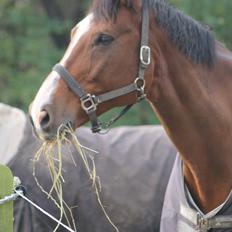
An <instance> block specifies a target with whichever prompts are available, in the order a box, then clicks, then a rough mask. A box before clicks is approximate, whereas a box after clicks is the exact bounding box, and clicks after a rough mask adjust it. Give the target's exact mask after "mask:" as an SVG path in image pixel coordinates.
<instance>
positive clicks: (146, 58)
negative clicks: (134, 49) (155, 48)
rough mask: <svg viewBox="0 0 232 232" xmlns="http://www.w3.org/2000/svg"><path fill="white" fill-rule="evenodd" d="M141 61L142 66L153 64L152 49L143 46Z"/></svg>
mask: <svg viewBox="0 0 232 232" xmlns="http://www.w3.org/2000/svg"><path fill="white" fill-rule="evenodd" d="M140 61H141V64H142V65H143V66H145V67H147V66H148V65H149V64H150V63H151V48H150V47H149V46H146V45H143V46H141V48H140Z"/></svg>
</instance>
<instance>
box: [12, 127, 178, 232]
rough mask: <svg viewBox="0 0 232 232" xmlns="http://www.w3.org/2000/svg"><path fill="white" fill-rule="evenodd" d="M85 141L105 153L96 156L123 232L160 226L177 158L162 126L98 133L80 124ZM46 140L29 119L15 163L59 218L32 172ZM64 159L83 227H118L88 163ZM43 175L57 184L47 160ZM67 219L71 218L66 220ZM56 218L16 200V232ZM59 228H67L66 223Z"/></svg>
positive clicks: (32, 194) (46, 225)
mask: <svg viewBox="0 0 232 232" xmlns="http://www.w3.org/2000/svg"><path fill="white" fill-rule="evenodd" d="M77 135H78V138H79V140H80V141H81V143H82V144H83V145H85V146H88V147H90V148H92V149H95V150H98V151H99V152H100V153H99V154H98V155H96V156H95V163H96V168H97V174H98V175H99V176H100V179H101V185H102V193H101V197H102V201H103V204H104V206H105V207H106V210H107V212H108V214H109V216H110V217H111V219H112V221H113V222H114V223H115V224H116V225H117V227H118V228H119V231H120V232H132V231H133V232H156V231H157V232H158V231H159V227H160V217H161V211H162V205H163V199H164V194H165V190H166V186H167V183H168V180H169V176H170V173H171V169H172V166H173V163H174V160H175V156H176V150H175V148H174V147H173V145H172V143H171V142H170V141H169V139H168V138H167V136H166V135H165V132H164V130H163V129H162V128H161V127H159V126H141V127H121V128H116V129H113V130H112V131H111V132H110V133H108V134H107V135H95V134H92V133H91V131H90V129H88V128H80V129H78V130H77ZM39 146H40V142H39V141H38V140H37V139H35V138H34V136H33V135H32V132H31V128H30V126H29V125H27V126H26V130H25V136H24V140H23V142H22V144H21V146H20V148H19V150H18V152H17V155H16V156H15V157H14V159H13V160H12V161H11V162H10V164H9V166H10V167H11V169H12V170H13V173H14V175H15V176H18V177H20V179H21V181H22V182H23V185H24V186H26V188H27V197H28V198H30V199H31V200H32V201H34V202H35V203H37V204H38V205H39V206H41V207H42V208H44V209H46V210H47V211H48V212H49V213H50V214H52V215H54V216H55V217H57V218H59V211H58V210H57V208H56V206H55V205H54V204H53V203H52V202H51V201H50V200H48V199H47V197H46V195H45V194H43V193H42V192H41V190H40V189H39V188H38V186H37V185H36V183H35V180H34V177H33V176H32V161H31V160H32V159H33V157H34V154H35V151H36V150H37V149H38V147H39ZM72 152H73V157H74V158H75V159H76V163H77V166H75V165H73V163H72V162H70V160H64V161H63V169H64V170H65V172H64V173H63V176H64V179H65V183H64V199H65V201H66V202H67V203H68V204H69V205H70V206H77V207H75V208H73V213H74V217H75V221H76V225H77V228H78V231H79V232H113V231H115V230H114V229H113V227H112V226H111V225H110V224H109V222H108V221H107V220H106V218H105V216H104V214H103V212H102V210H101V208H100V206H99V204H98V203H97V199H96V195H95V193H94V191H93V189H92V187H91V181H90V180H89V178H88V175H87V173H86V170H85V168H84V167H83V165H82V163H81V162H78V157H79V156H78V155H77V153H76V152H75V151H74V150H73V151H72ZM37 176H38V178H39V180H40V182H41V183H42V185H43V186H45V187H47V188H48V189H49V187H51V183H50V180H49V173H48V170H47V168H46V164H45V163H44V162H41V163H40V164H39V165H38V168H37ZM64 223H66V221H65V220H64ZM55 226H56V223H54V222H53V221H52V220H50V219H49V218H47V217H46V216H44V215H42V214H41V213H40V212H38V211H37V210H36V209H34V208H33V207H31V206H30V205H29V204H28V203H26V202H25V201H24V200H22V199H18V200H17V201H16V204H15V227H14V231H15V232H52V231H53V229H54V228H55ZM58 231H66V229H62V228H61V227H60V228H59V229H58Z"/></svg>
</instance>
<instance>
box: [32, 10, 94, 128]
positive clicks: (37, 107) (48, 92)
mask: <svg viewBox="0 0 232 232" xmlns="http://www.w3.org/2000/svg"><path fill="white" fill-rule="evenodd" d="M92 19H93V15H92V14H90V15H88V16H87V17H86V18H84V19H83V20H82V21H81V22H80V23H78V24H77V26H76V28H77V31H76V33H75V35H74V37H73V38H72V41H71V43H70V45H69V47H68V49H67V51H66V52H65V55H64V57H63V59H62V61H61V62H60V63H61V64H64V62H65V61H66V60H67V59H68V57H69V56H70V55H71V53H72V51H73V49H74V48H75V46H77V44H78V42H79V41H80V39H81V38H82V37H83V35H84V34H85V33H86V32H88V30H89V29H90V25H91V22H92ZM59 80H60V76H59V75H58V74H57V73H56V72H52V73H51V74H50V75H49V77H48V78H47V79H46V80H45V81H44V83H43V84H42V86H41V88H40V90H39V92H38V93H37V95H36V97H35V100H34V102H33V104H32V108H31V117H32V119H33V122H34V125H35V128H36V129H40V125H39V122H38V114H39V112H40V111H41V110H43V109H42V107H44V106H45V105H47V104H51V103H52V100H53V97H54V93H55V92H56V90H57V87H58V83H59Z"/></svg>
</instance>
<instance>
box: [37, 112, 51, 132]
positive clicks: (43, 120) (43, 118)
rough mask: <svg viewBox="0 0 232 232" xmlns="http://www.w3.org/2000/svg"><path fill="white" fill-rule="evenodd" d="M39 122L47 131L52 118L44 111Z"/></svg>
mask: <svg viewBox="0 0 232 232" xmlns="http://www.w3.org/2000/svg"><path fill="white" fill-rule="evenodd" d="M38 121H39V124H40V126H41V128H42V129H43V130H47V129H48V128H49V126H50V124H51V117H50V115H49V113H48V112H47V111H46V110H42V111H41V112H40V113H39V115H38Z"/></svg>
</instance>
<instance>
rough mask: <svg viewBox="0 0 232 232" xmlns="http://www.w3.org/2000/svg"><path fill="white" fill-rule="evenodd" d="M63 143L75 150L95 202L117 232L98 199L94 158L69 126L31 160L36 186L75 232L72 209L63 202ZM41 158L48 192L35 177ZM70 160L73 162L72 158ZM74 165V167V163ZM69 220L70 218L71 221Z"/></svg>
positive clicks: (45, 143)
mask: <svg viewBox="0 0 232 232" xmlns="http://www.w3.org/2000/svg"><path fill="white" fill-rule="evenodd" d="M64 143H66V144H69V145H70V144H72V145H73V146H74V148H75V149H76V150H77V152H78V154H79V155H80V157H81V160H82V162H83V164H84V167H85V169H86V171H87V173H88V176H89V178H90V180H91V182H92V188H93V189H94V191H95V194H96V197H97V201H98V203H99V205H100V207H101V209H102V212H103V213H104V215H105V217H106V219H107V220H108V222H109V223H110V224H111V225H112V227H113V228H114V229H115V231H116V232H119V230H118V228H117V226H116V225H115V224H114V223H113V221H112V220H111V218H110V217H109V215H108V214H107V212H106V210H105V207H104V206H103V204H102V201H101V197H100V192H101V183H100V178H99V176H97V172H96V166H95V162H94V157H93V156H92V155H90V154H88V153H86V148H84V147H83V146H82V145H81V144H80V143H79V141H78V139H77V137H76V135H75V133H74V131H73V130H72V129H71V127H70V126H63V125H62V126H61V127H60V128H59V129H58V131H57V136H56V139H55V140H54V141H52V142H44V143H43V144H42V146H41V148H40V149H39V150H38V151H37V153H36V155H35V158H34V160H33V176H34V178H35V181H36V184H37V185H38V187H39V188H40V189H41V191H42V192H43V193H45V194H46V195H47V197H48V199H51V200H52V201H53V202H54V204H55V205H56V207H57V208H58V209H59V211H60V217H59V220H60V221H61V220H62V219H63V218H65V219H66V221H67V223H68V226H69V227H70V228H72V229H73V230H74V231H77V228H76V224H75V221H74V217H73V213H72V207H70V206H68V204H67V203H66V202H65V201H64V200H63V189H62V184H63V183H64V182H65V180H64V178H63V175H62V157H63V154H62V144H64ZM90 150H91V149H90ZM70 154H71V152H70ZM41 156H44V157H45V159H46V163H47V165H48V170H49V173H50V178H51V181H52V186H51V189H50V190H49V191H46V190H45V189H44V188H43V186H42V185H41V184H40V182H39V180H38V178H37V176H36V163H37V162H38V161H39V160H40V158H41ZM72 160H73V161H74V159H73V157H72ZM74 165H76V164H75V162H74ZM52 194H55V196H56V197H57V198H58V200H56V199H55V197H54V196H53V195H52ZM69 218H71V221H70V219H69ZM58 228H59V225H57V226H56V228H55V229H54V230H53V232H56V231H57V229H58Z"/></svg>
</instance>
